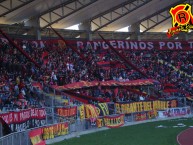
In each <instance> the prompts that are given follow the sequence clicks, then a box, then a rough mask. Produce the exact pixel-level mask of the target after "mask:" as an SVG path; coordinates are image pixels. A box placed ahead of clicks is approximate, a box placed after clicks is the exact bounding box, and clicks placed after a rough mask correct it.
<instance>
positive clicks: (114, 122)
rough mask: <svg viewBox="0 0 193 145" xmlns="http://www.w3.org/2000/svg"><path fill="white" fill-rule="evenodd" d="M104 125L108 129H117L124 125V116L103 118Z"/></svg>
mask: <svg viewBox="0 0 193 145" xmlns="http://www.w3.org/2000/svg"><path fill="white" fill-rule="evenodd" d="M104 125H105V126H106V127H108V128H118V127H120V126H123V125H124V114H120V115H115V116H105V117H104Z"/></svg>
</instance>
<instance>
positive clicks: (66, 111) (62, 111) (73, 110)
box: [56, 106, 77, 117]
mask: <svg viewBox="0 0 193 145" xmlns="http://www.w3.org/2000/svg"><path fill="white" fill-rule="evenodd" d="M56 112H57V114H58V115H59V116H62V117H71V116H76V115H77V106H73V107H69V108H56Z"/></svg>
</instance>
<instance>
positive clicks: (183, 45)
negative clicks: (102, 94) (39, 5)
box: [0, 37, 193, 51]
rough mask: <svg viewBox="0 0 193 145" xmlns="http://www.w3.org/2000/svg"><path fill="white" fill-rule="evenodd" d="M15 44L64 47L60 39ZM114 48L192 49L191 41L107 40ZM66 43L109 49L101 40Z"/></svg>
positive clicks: (77, 46) (26, 41)
mask: <svg viewBox="0 0 193 145" xmlns="http://www.w3.org/2000/svg"><path fill="white" fill-rule="evenodd" d="M0 39H1V40H2V41H3V42H8V41H7V39H5V38H3V37H1V38H0ZM15 42H16V43H17V44H21V43H20V42H25V43H31V44H32V45H34V46H35V47H42V48H43V47H45V46H51V47H52V48H53V49H55V48H66V44H65V43H64V42H63V41H62V40H60V39H54V40H41V41H38V40H21V39H16V40H15ZM108 42H109V43H110V44H111V45H112V46H113V47H114V48H115V49H122V50H131V51H135V50H193V41H191V40H190V41H135V40H132V41H129V40H108ZM67 43H68V44H70V45H71V46H74V47H76V48H78V49H81V48H84V47H87V48H88V47H89V48H92V49H99V48H102V49H109V46H108V45H107V44H106V43H105V42H104V41H101V40H95V41H82V40H67Z"/></svg>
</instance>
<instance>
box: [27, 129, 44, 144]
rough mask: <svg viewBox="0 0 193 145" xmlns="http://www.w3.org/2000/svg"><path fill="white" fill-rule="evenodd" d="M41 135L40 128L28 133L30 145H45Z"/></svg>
mask: <svg viewBox="0 0 193 145" xmlns="http://www.w3.org/2000/svg"><path fill="white" fill-rule="evenodd" d="M42 134H43V132H42V129H41V128H39V129H35V130H32V131H30V132H29V137H30V140H31V143H32V145H46V143H45V141H44V140H43V139H42Z"/></svg>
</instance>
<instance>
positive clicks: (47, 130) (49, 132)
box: [42, 122, 69, 140]
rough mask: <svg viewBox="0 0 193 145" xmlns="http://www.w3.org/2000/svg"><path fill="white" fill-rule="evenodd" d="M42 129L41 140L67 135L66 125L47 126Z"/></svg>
mask: <svg viewBox="0 0 193 145" xmlns="http://www.w3.org/2000/svg"><path fill="white" fill-rule="evenodd" d="M42 129H43V134H42V136H43V139H44V140H48V139H53V138H55V137H57V136H62V135H66V134H68V130H69V129H68V123H67V122H65V123H59V124H55V125H51V126H47V127H44V128H42Z"/></svg>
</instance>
